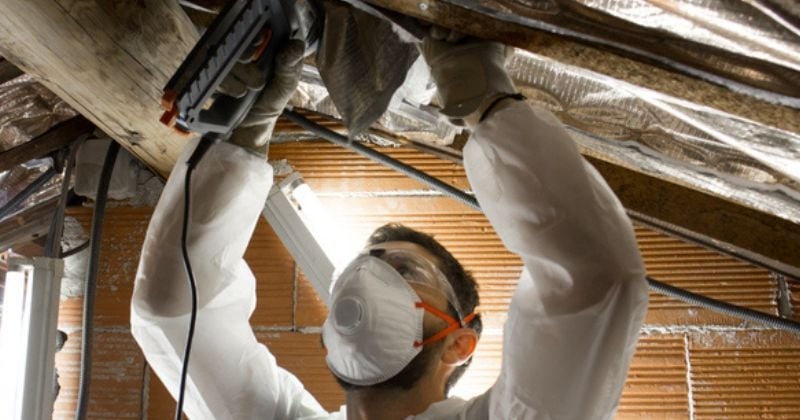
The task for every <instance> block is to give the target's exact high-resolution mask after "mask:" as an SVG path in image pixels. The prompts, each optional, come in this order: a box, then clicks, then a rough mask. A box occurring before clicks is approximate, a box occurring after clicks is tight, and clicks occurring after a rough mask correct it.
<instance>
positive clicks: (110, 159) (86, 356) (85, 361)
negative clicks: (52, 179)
mask: <svg viewBox="0 0 800 420" xmlns="http://www.w3.org/2000/svg"><path fill="white" fill-rule="evenodd" d="M118 152H119V143H117V142H115V141H112V142H111V144H110V145H109V146H108V151H107V152H106V159H105V162H103V170H102V172H101V173H100V182H99V183H98V186H97V197H96V198H95V203H94V213H93V214H92V233H91V239H90V240H91V244H92V251H91V252H90V254H89V267H88V269H87V272H86V290H85V291H84V297H83V334H81V374H80V386H79V388H78V409H77V412H76V414H75V417H76V418H77V419H78V420H83V419H85V418H86V413H87V410H88V407H89V382H90V378H91V374H92V333H93V327H92V321H93V318H94V300H95V295H96V291H97V267H98V263H99V261H100V237H101V236H102V234H103V219H104V217H105V209H106V200H107V199H108V185H109V183H110V182H111V174H112V172H113V170H114V162H116V160H117V153H118Z"/></svg>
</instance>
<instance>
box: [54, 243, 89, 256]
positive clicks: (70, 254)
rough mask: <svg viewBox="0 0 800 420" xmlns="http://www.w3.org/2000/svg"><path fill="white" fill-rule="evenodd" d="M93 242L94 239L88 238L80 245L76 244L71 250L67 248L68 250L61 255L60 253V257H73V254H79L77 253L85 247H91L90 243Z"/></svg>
mask: <svg viewBox="0 0 800 420" xmlns="http://www.w3.org/2000/svg"><path fill="white" fill-rule="evenodd" d="M91 244H92V241H90V240H86V241H84V242H83V243H82V244H80V245H78V246H76V247H75V248H72V249H70V250H67V251H64V252H62V253H61V255H60V256H59V257H60V258H68V257H71V256H73V255H75V254H77V253H79V252H81V251H83V250H84V249H86V248H89V245H91Z"/></svg>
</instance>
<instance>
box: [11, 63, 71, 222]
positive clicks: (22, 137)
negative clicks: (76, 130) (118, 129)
mask: <svg viewBox="0 0 800 420" xmlns="http://www.w3.org/2000/svg"><path fill="white" fill-rule="evenodd" d="M76 115H77V112H75V110H74V109H72V108H71V107H70V106H69V105H67V103H66V102H64V101H62V100H61V99H60V98H59V97H58V96H56V95H55V94H54V93H52V92H50V91H49V90H47V89H46V88H45V87H44V86H42V85H41V84H39V83H36V82H34V81H33V80H32V79H31V77H30V76H27V75H23V76H20V77H17V78H15V79H12V80H10V81H8V82H6V83H3V84H1V85H0V152H3V151H6V150H9V149H12V148H14V147H16V146H19V145H21V144H23V143H26V142H28V141H30V140H31V139H33V138H35V137H36V136H39V135H41V134H44V133H45V132H46V131H47V130H48V129H49V128H50V127H52V126H53V125H55V124H57V123H59V122H62V121H65V120H67V119H69V118H72V117H74V116H76ZM52 165H53V162H52V160H51V159H49V158H44V159H35V160H32V161H29V162H26V163H24V164H22V165H18V166H16V167H14V168H11V169H8V170H5V171H2V172H0V207H2V206H4V205H5V204H6V203H8V202H9V201H10V200H11V199H12V198H14V197H15V196H16V195H17V194H19V192H21V191H22V190H24V189H25V187H27V186H28V185H29V184H30V183H31V182H33V181H34V180H35V179H36V178H38V177H39V176H40V175H41V174H42V173H44V172H45V171H46V170H47V169H48V168H50V167H51V166H52ZM60 187H61V175H60V174H58V175H56V176H54V177H53V178H52V179H51V180H50V181H48V182H47V183H46V184H45V185H44V186H43V187H42V188H40V189H39V190H37V191H36V192H35V193H34V194H33V195H31V196H30V197H29V198H28V199H27V200H25V201H24V202H23V203H22V204H21V205H20V206H18V207H17V208H16V210H15V211H13V212H12V213H11V214H9V215H8V217H11V216H13V215H14V214H17V213H19V212H21V211H24V210H25V209H28V208H30V207H33V206H35V205H37V204H39V203H42V202H44V201H47V200H49V199H51V198H53V197H55V196H57V195H58V194H60Z"/></svg>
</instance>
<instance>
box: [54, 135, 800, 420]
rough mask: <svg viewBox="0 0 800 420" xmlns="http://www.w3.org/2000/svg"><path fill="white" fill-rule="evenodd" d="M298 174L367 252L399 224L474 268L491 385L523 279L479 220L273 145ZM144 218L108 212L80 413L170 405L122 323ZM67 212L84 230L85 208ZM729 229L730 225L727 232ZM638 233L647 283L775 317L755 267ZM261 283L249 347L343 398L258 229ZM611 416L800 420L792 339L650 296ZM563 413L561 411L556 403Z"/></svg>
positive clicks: (75, 336)
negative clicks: (372, 241) (89, 372)
mask: <svg viewBox="0 0 800 420" xmlns="http://www.w3.org/2000/svg"><path fill="white" fill-rule="evenodd" d="M384 151H390V152H391V154H393V155H394V156H395V157H398V158H400V159H401V160H404V161H406V162H408V163H411V164H413V165H414V166H416V167H418V168H420V169H423V170H425V171H427V172H429V173H432V174H434V175H435V176H437V177H439V178H442V179H444V180H445V181H448V182H450V183H451V184H453V185H455V186H458V187H460V188H467V187H468V184H467V182H466V179H465V177H464V173H463V170H462V168H461V167H460V166H459V165H456V164H452V163H449V162H446V161H442V160H439V159H437V158H433V157H430V156H427V155H424V154H421V153H417V152H413V151H409V150H407V149H391V150H389V149H384ZM271 158H273V159H286V160H287V161H288V162H289V163H290V164H291V165H293V166H294V167H295V168H296V169H298V170H299V171H300V172H301V173H302V174H303V176H304V177H305V179H306V181H307V183H309V184H310V185H311V187H312V188H313V189H314V190H315V191H316V192H317V193H318V194H319V195H320V197H321V199H322V201H323V203H324V204H325V205H326V206H327V207H328V209H329V210H330V211H331V213H332V214H333V215H334V217H336V218H337V220H338V221H339V222H340V223H341V225H342V226H344V228H345V229H346V231H347V232H348V236H350V238H348V240H352V241H354V242H355V243H361V242H363V240H364V238H365V237H366V235H367V234H368V233H369V232H370V231H371V230H372V229H374V228H375V227H377V226H380V225H382V224H384V223H387V222H390V221H393V222H402V223H405V224H407V225H409V226H411V227H414V228H417V229H421V230H424V231H427V232H429V233H433V234H434V235H435V236H436V238H437V239H439V240H440V241H441V242H442V243H444V244H445V245H446V246H447V247H448V249H450V250H451V252H453V254H454V255H455V256H456V257H457V258H459V260H461V261H462V262H463V263H464V265H465V266H466V267H467V268H468V269H469V270H471V271H472V272H473V273H474V274H475V277H476V278H477V280H478V282H479V284H480V288H481V299H482V305H481V311H482V313H483V314H484V319H485V324H486V331H485V333H484V335H483V338H482V340H481V342H480V344H479V346H478V348H477V353H476V356H475V360H474V363H473V365H472V366H471V368H470V370H469V371H468V374H467V376H466V377H465V378H464V379H462V381H461V384H460V387H459V389H458V390H457V391H458V392H459V393H461V394H462V395H472V394H475V393H478V392H481V391H482V390H485V389H486V388H487V387H489V386H490V385H491V383H492V381H493V379H494V377H496V375H497V370H498V368H499V363H500V355H501V352H502V340H501V334H500V331H501V327H502V323H503V320H504V316H505V315H504V313H505V308H506V307H507V305H508V302H509V299H510V297H511V293H512V292H513V289H514V285H515V283H516V279H517V276H518V274H519V271H520V262H519V259H517V258H516V257H514V256H513V255H511V254H509V253H508V252H507V251H505V249H504V248H503V246H502V243H501V242H500V240H499V238H497V236H496V235H495V234H494V232H493V230H492V229H491V227H490V225H489V224H488V222H487V221H486V219H485V218H484V217H483V216H482V215H480V214H479V213H478V212H476V211H474V210H471V209H469V208H467V207H465V206H463V205H461V204H459V203H456V202H454V201H453V200H450V199H447V198H444V197H441V196H437V195H436V194H432V193H431V192H430V191H428V190H427V189H426V188H424V187H423V186H422V185H420V184H417V183H416V182H414V181H411V180H409V179H407V178H405V177H403V176H401V175H398V174H396V173H394V172H393V171H391V170H389V169H386V168H383V167H380V166H378V165H375V164H372V163H370V162H368V161H367V160H365V159H362V158H359V157H357V156H355V155H353V154H352V153H349V152H347V151H345V150H342V149H340V148H337V147H334V146H330V145H328V144H325V143H294V144H284V145H276V146H273V148H272V150H271ZM150 213H151V209H133V208H114V209H110V210H109V212H108V216H107V220H106V225H105V226H106V230H105V237H104V240H103V254H102V263H101V273H100V278H99V284H98V302H97V309H96V330H95V331H96V332H95V337H96V343H95V347H94V349H95V350H94V351H95V360H94V364H93V373H94V375H93V380H92V394H91V400H90V415H91V417H94V418H103V419H110V418H139V417H145V416H146V417H147V418H154V419H162V418H168V417H170V416H172V410H173V409H174V401H173V400H172V399H171V397H170V396H169V395H168V394H167V392H166V390H165V389H164V388H163V386H162V385H161V384H160V383H159V381H158V379H157V378H156V376H155V375H153V374H152V372H151V371H150V370H149V369H148V367H147V365H146V363H145V361H144V358H143V357H142V355H141V352H140V351H139V350H138V348H137V347H136V344H135V343H134V342H133V340H132V338H131V336H130V332H129V323H128V309H129V300H130V295H131V290H132V282H133V277H134V273H135V270H136V262H137V258H138V254H139V247H140V246H141V243H142V240H143V235H144V230H145V227H146V225H147V220H148V218H149V215H150ZM71 214H72V215H73V216H74V217H76V218H78V219H79V220H81V221H82V222H83V223H84V224H85V225H87V226H88V221H89V218H90V211H88V210H86V209H73V210H72V211H71ZM732 228H733V227H732ZM636 234H637V237H638V240H639V244H640V247H641V250H642V254H643V255H644V258H645V261H646V265H647V269H648V272H649V274H650V275H652V276H653V277H655V278H657V279H660V280H663V281H667V282H669V283H672V284H676V285H678V286H681V287H686V288H689V289H691V290H695V291H698V292H701V293H704V294H708V295H710V296H713V297H717V298H721V299H725V300H728V301H731V302H734V303H739V304H742V305H746V306H749V307H752V308H756V309H758V310H762V311H765V312H769V313H772V314H777V313H778V304H777V303H776V296H777V294H778V292H777V289H778V284H777V280H776V278H775V277H774V276H772V275H771V274H770V273H769V272H767V271H766V270H763V269H759V268H755V267H752V266H749V265H747V264H744V263H741V262H738V261H735V260H732V259H730V258H728V257H725V256H722V255H719V254H716V253H714V252H711V251H708V250H704V249H702V248H699V247H697V246H694V245H689V244H686V243H683V242H681V241H679V240H675V239H672V238H669V237H666V236H663V235H661V234H659V233H656V232H653V231H651V230H649V229H646V228H643V227H637V229H636ZM246 259H247V261H248V262H249V263H250V265H251V267H252V269H253V271H254V272H255V274H256V277H257V278H258V280H259V282H258V291H257V293H258V299H259V304H258V306H257V308H256V311H255V313H254V314H253V316H252V318H251V323H252V325H253V329H254V330H255V332H256V336H257V337H258V339H259V340H260V341H262V342H264V343H266V344H267V345H268V346H269V347H270V349H271V350H272V351H273V353H274V354H275V355H276V357H277V359H278V362H279V363H281V364H282V365H283V366H284V367H286V368H287V369H289V370H290V371H292V372H294V373H295V374H296V375H297V376H299V377H300V379H301V380H302V381H303V382H304V383H305V384H306V386H307V388H308V389H309V390H311V392H312V393H313V394H314V395H315V396H316V397H317V398H318V399H319V400H320V402H321V403H322V404H323V405H324V406H325V407H326V408H328V409H331V410H334V409H336V408H337V407H338V406H339V405H340V404H341V403H342V399H343V394H342V392H341V391H340V390H339V389H338V388H337V387H336V385H335V382H334V381H333V379H332V377H331V376H330V374H329V373H328V372H327V369H326V367H325V363H324V360H323V356H322V351H321V349H320V345H319V327H320V326H321V325H322V322H323V320H324V317H325V313H326V310H325V307H324V305H322V304H321V302H320V300H319V299H317V297H316V295H315V293H314V290H313V288H312V287H311V285H310V283H309V282H308V281H307V280H306V279H305V277H304V276H303V274H302V273H301V272H300V271H299V269H298V268H297V267H296V265H295V264H294V262H293V261H292V259H291V257H290V256H289V254H288V253H287V251H286V250H285V249H284V248H283V247H282V245H281V244H280V242H279V241H278V240H277V237H276V236H275V234H274V233H273V232H272V231H271V229H270V228H269V227H268V226H267V225H266V223H263V222H260V223H259V225H258V227H257V230H256V233H255V235H254V237H253V240H252V241H251V244H250V248H249V249H248V251H247V255H246ZM790 289H791V291H792V292H793V293H792V294H791V296H790V305H791V306H793V308H794V310H795V313H800V304H799V303H798V297H800V286H799V285H798V283H790ZM81 304H82V302H81V300H80V299H69V300H65V301H63V302H62V306H61V314H60V323H61V325H62V329H65V330H67V331H69V333H70V341H69V342H68V344H67V346H66V347H65V349H64V350H63V351H62V352H61V353H60V354H59V355H58V358H57V364H58V366H59V370H60V372H61V377H62V380H61V382H62V386H63V390H62V393H61V396H60V397H59V400H58V402H57V404H56V415H55V417H56V418H71V417H72V416H73V412H74V406H75V397H76V389H77V375H78V360H79V352H80V350H79V347H80V345H79V340H80V313H81ZM646 324H647V325H646V326H645V327H644V329H643V334H642V337H641V339H640V341H639V344H638V347H637V352H636V355H635V358H634V361H633V365H632V367H631V369H630V372H629V376H628V381H627V383H626V385H625V390H624V393H623V396H622V401H621V404H620V409H619V414H618V418H621V419H627V418H636V419H641V418H653V419H662V418H663V419H721V418H730V419H750V418H776V419H777V418H782V419H796V418H800V337H798V336H794V335H792V334H788V333H782V332H778V331H772V330H764V329H761V328H760V327H759V326H753V325H745V324H742V323H741V322H739V321H738V320H736V319H731V318H729V317H725V316H721V315H717V314H714V313H710V312H708V311H705V310H702V309H698V308H693V307H690V306H688V305H685V304H682V303H680V302H677V301H675V300H672V299H669V298H665V297H662V296H659V295H651V304H650V309H649V312H648V315H647V320H646ZM565 403H571V402H569V399H568V396H565Z"/></svg>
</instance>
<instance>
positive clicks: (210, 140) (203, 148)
mask: <svg viewBox="0 0 800 420" xmlns="http://www.w3.org/2000/svg"><path fill="white" fill-rule="evenodd" d="M220 138H221V137H220V136H219V135H218V134H215V133H209V134H207V135H205V136H203V138H201V139H200V142H199V143H198V144H197V147H196V148H195V149H194V152H192V155H191V157H189V160H188V161H187V162H186V177H185V178H184V183H183V194H184V196H183V223H182V228H181V255H182V257H183V266H184V268H185V269H186V276H187V280H188V282H189V291H190V293H191V311H190V314H189V329H188V331H187V333H186V347H185V349H184V352H183V365H182V366H181V382H180V386H179V388H178V402H177V404H176V406H175V420H181V418H182V414H183V403H184V399H185V395H186V379H187V377H188V374H189V355H190V354H191V352H192V341H193V339H194V330H195V325H196V323H197V282H195V279H194V272H193V271H192V264H191V261H190V260H189V248H188V237H189V220H190V219H189V216H190V211H191V199H190V198H191V195H190V194H191V185H192V172H194V169H195V167H197V165H198V164H199V163H200V160H202V159H203V156H205V153H206V152H207V151H208V150H209V149H210V148H211V146H213V145H214V144H216V143H217V142H219V140H220Z"/></svg>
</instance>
